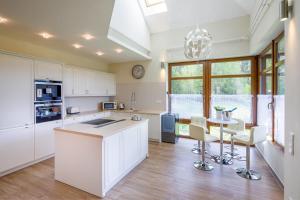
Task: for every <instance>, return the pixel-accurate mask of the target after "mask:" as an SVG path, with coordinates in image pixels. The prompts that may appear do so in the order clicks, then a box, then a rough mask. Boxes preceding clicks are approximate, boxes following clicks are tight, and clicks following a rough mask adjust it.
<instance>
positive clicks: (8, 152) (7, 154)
mask: <svg viewBox="0 0 300 200" xmlns="http://www.w3.org/2000/svg"><path fill="white" fill-rule="evenodd" d="M33 160H34V127H33V125H31V126H26V127H19V128H12V129H6V130H0V162H1V164H0V172H4V171H7V170H9V169H13V168H15V167H18V166H20V165H23V164H26V163H28V162H32V161H33Z"/></svg>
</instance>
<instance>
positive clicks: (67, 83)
mask: <svg viewBox="0 0 300 200" xmlns="http://www.w3.org/2000/svg"><path fill="white" fill-rule="evenodd" d="M63 86H64V96H65V97H69V96H73V95H74V71H73V68H72V67H64V70H63Z"/></svg>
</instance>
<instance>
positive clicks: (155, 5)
mask: <svg viewBox="0 0 300 200" xmlns="http://www.w3.org/2000/svg"><path fill="white" fill-rule="evenodd" d="M139 2H140V5H141V8H142V10H143V12H144V15H145V16H149V15H154V14H160V13H163V12H167V11H168V9H167V4H166V2H165V0H139Z"/></svg>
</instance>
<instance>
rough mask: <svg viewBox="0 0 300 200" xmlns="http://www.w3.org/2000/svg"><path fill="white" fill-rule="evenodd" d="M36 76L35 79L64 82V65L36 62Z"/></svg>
mask: <svg viewBox="0 0 300 200" xmlns="http://www.w3.org/2000/svg"><path fill="white" fill-rule="evenodd" d="M34 75H35V76H34V78H35V79H41V80H52V81H62V65H61V64H58V63H51V62H46V61H39V60H37V61H35V62H34Z"/></svg>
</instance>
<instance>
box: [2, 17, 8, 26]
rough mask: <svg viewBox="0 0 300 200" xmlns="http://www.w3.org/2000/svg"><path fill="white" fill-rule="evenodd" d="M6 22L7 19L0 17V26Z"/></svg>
mask: <svg viewBox="0 0 300 200" xmlns="http://www.w3.org/2000/svg"><path fill="white" fill-rule="evenodd" d="M7 22H8V19H6V18H4V17H0V24H5V23H7Z"/></svg>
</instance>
